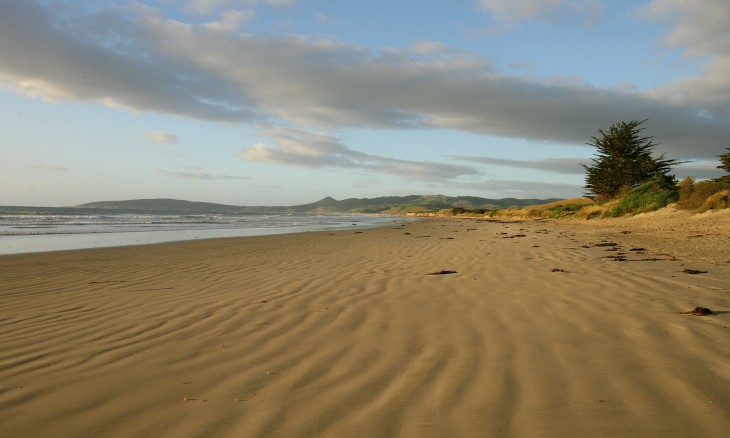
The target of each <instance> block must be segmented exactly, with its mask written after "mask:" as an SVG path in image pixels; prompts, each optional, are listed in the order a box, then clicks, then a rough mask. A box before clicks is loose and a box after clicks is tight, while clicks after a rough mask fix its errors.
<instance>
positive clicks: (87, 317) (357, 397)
mask: <svg viewBox="0 0 730 438" xmlns="http://www.w3.org/2000/svg"><path fill="white" fill-rule="evenodd" d="M661 216H662V213H657V214H655V215H654V216H649V217H646V216H645V217H643V218H642V217H637V218H631V219H620V220H616V221H589V222H584V223H573V222H570V221H542V220H538V221H514V222H500V221H484V220H481V221H477V220H456V219H428V220H423V221H417V222H411V223H406V224H398V225H393V226H387V227H383V228H378V229H366V230H362V231H357V230H349V231H337V232H316V233H303V234H294V235H281V236H263V237H246V238H230V239H217V240H205V241H191V242H179V243H166V244H155V245H146V246H136V247H121V248H108V249H89V250H76V251H61V252H52V253H41V254H28V255H15V256H0V302H1V303H2V305H1V306H0V436H2V437H133V436H134V437H317V436H321V437H567V436H575V437H583V436H606V437H618V436H620V437H687V436H704V437H725V436H727V433H728V430H730V252H729V251H728V250H727V247H728V245H727V240H724V241H723V239H727V238H728V236H729V235H730V234H727V233H728V232H729V231H728V223H730V216H728V214H726V212H720V213H716V214H715V216H712V215H710V214H707V215H705V216H706V219H701V218H700V219H696V220H695V219H691V220H690V219H687V218H684V219H682V216H676V215H675V216H672V217H680V219H678V220H676V222H677V223H676V224H674V225H672V222H671V220H669V222H667V223H669V225H666V226H660V225H658V224H659V223H660V219H661ZM691 221H694V222H691ZM693 227H694V228H693ZM670 231H671V233H670ZM704 248H709V249H708V250H707V251H705V250H704ZM695 307H706V308H709V309H711V310H712V311H714V312H715V313H714V314H713V315H709V316H691V315H686V314H680V312H685V311H689V310H691V309H694V308H695Z"/></svg>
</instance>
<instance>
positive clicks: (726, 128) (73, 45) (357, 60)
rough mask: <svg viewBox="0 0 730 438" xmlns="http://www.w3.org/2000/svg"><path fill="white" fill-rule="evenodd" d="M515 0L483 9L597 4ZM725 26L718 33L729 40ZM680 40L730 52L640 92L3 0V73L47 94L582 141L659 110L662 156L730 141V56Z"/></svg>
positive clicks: (308, 121)
mask: <svg viewBox="0 0 730 438" xmlns="http://www.w3.org/2000/svg"><path fill="white" fill-rule="evenodd" d="M213 3H216V4H218V3H220V2H213ZM653 3H655V4H667V5H670V6H673V7H675V8H680V7H685V5H688V4H689V3H687V2H680V1H679V0H664V2H659V0H655V1H654V2H653ZM201 4H202V3H201ZM220 4H222V3H220ZM507 4H508V3H507V2H485V3H482V6H485V7H491V8H492V9H493V10H497V11H502V10H503V11H504V12H500V13H503V14H508V15H506V16H515V17H536V16H537V15H535V14H543V13H547V12H546V11H549V10H553V9H555V8H574V9H575V8H578V6H579V5H584V6H585V5H591V4H593V2H588V3H585V2H577V1H570V0H561V1H557V0H555V1H552V2H550V1H543V2H526V1H518V2H515V3H514V4H515V6H504V5H507ZM509 4H512V2H510V3H509ZM692 4H693V5H695V6H694V7H695V8H696V9H703V8H707V7H709V6H714V5H716V4H719V3H717V0H697V1H696V2H693V3H692ZM518 6H519V7H518ZM499 8H511V9H499ZM521 8H522V9H521ZM681 11H684V9H681ZM509 14H511V15H509ZM673 20H675V21H673V23H674V29H675V30H676V29H680V28H681V27H682V26H690V27H691V28H693V29H694V28H695V27H696V26H698V25H699V24H694V23H695V22H696V21H697V20H696V19H694V18H683V17H681V16H680V17H679V18H676V17H675V18H673ZM723 22H724V21H723ZM712 27H713V29H714V28H715V27H716V26H714V25H713V26H712ZM719 32H721V30H720V29H719V28H718V29H715V30H714V31H713V32H712V33H711V35H713V38H715V39H717V40H718V41H720V40H721V39H722V38H721V35H720V34H719ZM702 35H705V34H702ZM675 39H676V38H675ZM676 40H677V41H681V42H682V43H683V44H687V45H689V44H694V45H693V46H692V47H695V48H696V50H699V48H702V50H705V51H707V50H710V49H712V50H715V51H717V52H718V53H717V54H716V55H713V57H712V58H711V60H710V61H709V63H708V64H707V65H706V69H705V71H704V72H703V73H702V74H701V75H699V76H697V77H694V78H687V79H684V80H682V81H677V82H675V83H672V84H668V85H667V86H665V87H662V88H658V89H655V90H650V91H648V92H640V91H636V90H632V89H631V88H629V87H625V88H620V89H615V88H599V87H595V86H592V85H590V84H586V83H583V82H580V81H577V80H571V79H565V78H552V79H540V78H535V77H534V76H531V75H518V74H504V73H500V72H496V71H494V70H493V69H492V68H491V67H490V65H491V63H490V60H489V59H487V58H484V57H482V56H480V55H477V54H474V53H467V52H463V51H462V52H458V51H454V50H448V49H446V50H443V51H439V50H437V49H441V46H440V45H438V43H430V42H428V41H423V42H418V43H416V45H415V46H414V47H411V48H405V49H404V48H401V49H398V48H383V49H382V50H381V51H372V50H370V49H368V48H365V47H362V46H357V45H352V44H345V43H341V42H337V41H332V40H324V39H312V38H307V37H302V36H296V35H283V36H279V35H274V34H265V35H250V34H244V33H235V34H233V33H226V34H221V33H220V32H214V31H211V30H210V29H208V28H206V27H205V24H191V23H186V22H183V21H180V20H174V19H170V18H166V17H164V16H162V15H161V12H159V11H155V10H153V9H150V8H145V7H141V6H139V5H138V4H136V6H133V7H131V8H120V9H106V10H103V11H101V12H97V13H94V14H85V13H84V12H81V11H80V10H74V9H72V8H71V7H69V6H68V3H57V2H40V1H35V0H27V1H23V2H3V3H2V4H1V5H0V53H2V54H3V56H2V57H0V83H5V84H7V85H8V86H10V87H11V88H13V89H14V90H16V92H18V93H24V94H27V95H30V96H36V97H40V98H44V99H48V100H73V101H84V102H98V103H103V104H105V105H108V106H112V107H119V108H125V109H128V110H130V111H135V112H148V111H152V112H159V113H164V114H173V115H178V116H182V117H188V118H193V119H198V120H209V121H217V122H232V123H240V124H251V125H257V124H268V125H271V124H276V125H279V126H307V127H312V128H316V129H325V130H330V131H331V130H336V129H342V128H347V127H357V128H382V129H430V128H444V129H451V130H458V131H467V132H471V133H477V134H484V135H489V136H504V137H513V138H521V139H527V140H533V141H539V142H543V143H545V144H548V145H549V143H560V144H579V145H582V144H585V142H586V141H589V140H590V138H591V136H593V135H596V134H597V133H598V129H600V128H602V129H606V128H608V127H609V126H610V125H611V124H613V123H616V122H619V121H629V120H634V119H645V118H648V119H649V121H648V122H647V123H646V125H645V126H646V128H647V131H646V133H647V134H648V135H655V136H656V139H655V140H656V141H657V142H658V143H659V144H660V147H659V148H658V152H659V153H661V152H666V153H667V156H668V157H670V158H678V159H683V158H688V157H700V158H702V157H705V158H707V157H712V156H714V155H716V154H717V151H718V149H719V148H721V147H722V145H724V144H726V139H727V138H730V78H728V77H726V76H728V75H727V74H726V72H727V70H728V69H729V68H730V61H728V59H730V58H728V57H727V56H725V54H724V52H721V49H722V47H723V46H722V45H721V44H720V43H713V44H711V45H703V44H702V43H701V38H700V36H692V37H687V38H684V39H676ZM722 50H724V49H722ZM424 53H426V54H427V55H428V56H424ZM546 147H547V146H546ZM254 151H258V153H259V154H260V155H261V157H265V156H266V153H269V154H270V155H271V156H274V155H276V156H282V155H285V153H289V152H288V151H286V150H282V149H279V148H277V147H276V146H274V147H273V149H272V148H268V147H263V146H261V147H259V148H258V149H254ZM251 153H253V152H251ZM349 153H354V151H350V152H349ZM347 156H349V155H347V154H341V155H340V156H339V157H340V158H339V159H342V157H347ZM301 158H302V157H300V159H301ZM351 159H352V158H351Z"/></svg>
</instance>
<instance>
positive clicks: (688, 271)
mask: <svg viewBox="0 0 730 438" xmlns="http://www.w3.org/2000/svg"><path fill="white" fill-rule="evenodd" d="M682 272H684V273H685V274H691V275H695V274H707V271H698V270H697V269H685V270H684V271H682Z"/></svg>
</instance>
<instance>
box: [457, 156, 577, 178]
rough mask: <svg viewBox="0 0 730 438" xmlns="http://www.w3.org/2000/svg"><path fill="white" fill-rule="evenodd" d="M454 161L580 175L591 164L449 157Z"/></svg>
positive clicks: (571, 161)
mask: <svg viewBox="0 0 730 438" xmlns="http://www.w3.org/2000/svg"><path fill="white" fill-rule="evenodd" d="M448 158H450V159H452V160H461V161H468V162H470V163H481V164H491V165H495V166H507V167H516V168H522V169H536V170H542V171H545V172H552V173H562V174H566V175H578V174H583V173H585V170H584V169H583V167H581V164H588V163H590V159H586V158H548V159H545V160H507V159H503V158H490V157H462V156H449V157H448Z"/></svg>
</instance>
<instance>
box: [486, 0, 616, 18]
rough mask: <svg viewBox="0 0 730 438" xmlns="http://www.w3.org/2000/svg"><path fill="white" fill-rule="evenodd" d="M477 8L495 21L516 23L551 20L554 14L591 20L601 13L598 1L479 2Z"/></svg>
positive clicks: (518, 0) (497, 0)
mask: <svg viewBox="0 0 730 438" xmlns="http://www.w3.org/2000/svg"><path fill="white" fill-rule="evenodd" d="M478 3H479V6H480V7H481V8H482V9H483V10H485V11H487V12H489V13H490V14H491V15H492V16H493V17H494V18H495V19H496V20H498V21H502V22H508V23H517V22H520V21H525V20H533V19H547V20H553V19H555V18H556V14H565V13H568V14H573V15H577V16H579V17H582V19H585V18H588V19H589V20H593V19H595V18H596V17H598V16H599V15H601V13H602V12H603V2H601V1H598V0H479V2H478Z"/></svg>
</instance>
